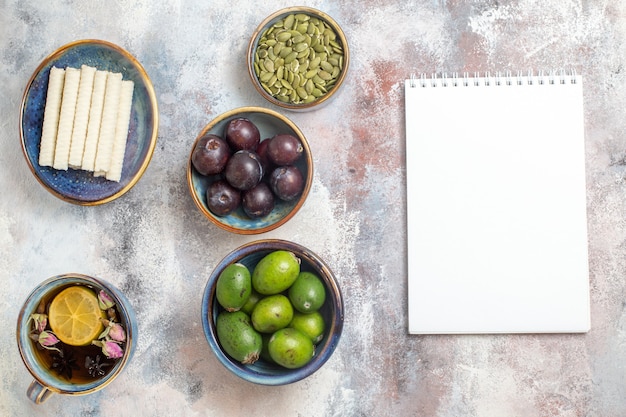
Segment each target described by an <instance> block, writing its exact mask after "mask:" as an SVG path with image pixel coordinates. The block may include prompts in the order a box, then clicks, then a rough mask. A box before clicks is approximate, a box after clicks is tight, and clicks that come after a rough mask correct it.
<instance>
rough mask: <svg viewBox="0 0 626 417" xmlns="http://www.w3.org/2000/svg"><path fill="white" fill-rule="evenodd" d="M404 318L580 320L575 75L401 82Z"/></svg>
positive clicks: (573, 327)
mask: <svg viewBox="0 0 626 417" xmlns="http://www.w3.org/2000/svg"><path fill="white" fill-rule="evenodd" d="M405 94H406V95H405V100H406V176H407V249H408V256H407V257H408V327H409V329H408V330H409V333H414V334H451V333H583V332H587V331H588V330H589V328H590V308H589V272H588V251H587V248H588V247H587V216H586V190H585V148H584V145H585V144H584V117H583V116H584V114H583V93H582V77H581V76H580V75H576V74H563V73H559V74H557V75H555V74H550V75H541V74H539V75H533V74H524V75H516V76H511V75H507V76H499V75H497V76H490V75H488V74H482V75H472V76H469V75H467V74H465V75H463V76H460V77H459V76H450V77H446V76H438V77H428V78H427V77H423V76H422V77H412V78H411V79H407V80H406V81H405Z"/></svg>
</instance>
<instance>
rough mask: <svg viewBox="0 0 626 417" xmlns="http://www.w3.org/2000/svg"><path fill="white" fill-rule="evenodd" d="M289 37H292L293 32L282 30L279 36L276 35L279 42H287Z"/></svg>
mask: <svg viewBox="0 0 626 417" xmlns="http://www.w3.org/2000/svg"><path fill="white" fill-rule="evenodd" d="M288 39H291V32H287V31H285V32H280V33H279V34H278V35H277V36H276V40H277V41H278V42H287V40H288Z"/></svg>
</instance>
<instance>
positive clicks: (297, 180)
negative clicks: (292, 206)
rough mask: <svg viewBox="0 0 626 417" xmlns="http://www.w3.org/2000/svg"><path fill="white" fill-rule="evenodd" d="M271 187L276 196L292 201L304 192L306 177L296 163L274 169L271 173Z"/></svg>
mask: <svg viewBox="0 0 626 417" xmlns="http://www.w3.org/2000/svg"><path fill="white" fill-rule="evenodd" d="M269 182H270V187H271V189H272V191H273V192H274V194H275V195H276V197H278V198H280V199H281V200H284V201H292V200H294V199H295V198H296V197H298V196H299V195H300V193H302V190H303V189H304V178H303V177H302V173H301V172H300V170H299V169H298V168H297V167H295V166H294V165H287V166H282V167H278V168H276V169H274V171H272V173H271V175H270V179H269Z"/></svg>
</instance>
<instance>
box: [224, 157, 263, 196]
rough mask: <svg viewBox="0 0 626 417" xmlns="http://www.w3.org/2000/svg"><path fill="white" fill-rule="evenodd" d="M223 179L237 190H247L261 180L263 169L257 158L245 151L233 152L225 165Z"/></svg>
mask: <svg viewBox="0 0 626 417" xmlns="http://www.w3.org/2000/svg"><path fill="white" fill-rule="evenodd" d="M224 177H225V178H226V181H228V183H229V184H230V185H232V186H233V187H235V188H237V189H238V190H242V191H245V190H249V189H250V188H252V187H254V186H255V185H257V184H258V183H259V182H260V181H261V178H263V167H262V165H261V160H260V159H259V156H258V155H257V154H256V153H254V152H251V151H246V150H241V151H237V152H235V153H234V154H233V155H232V156H231V157H230V159H229V160H228V162H227V163H226V168H224Z"/></svg>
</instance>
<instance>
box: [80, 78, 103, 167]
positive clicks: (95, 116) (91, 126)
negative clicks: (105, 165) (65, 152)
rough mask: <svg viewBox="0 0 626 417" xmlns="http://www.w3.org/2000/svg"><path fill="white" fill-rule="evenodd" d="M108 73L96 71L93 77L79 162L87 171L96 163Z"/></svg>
mask: <svg viewBox="0 0 626 417" xmlns="http://www.w3.org/2000/svg"><path fill="white" fill-rule="evenodd" d="M108 75H109V73H108V72H107V71H96V73H95V75H94V79H93V93H92V95H91V108H90V109H89V122H88V124H87V136H86V138H85V149H84V151H83V160H82V164H81V168H82V169H84V170H87V171H93V169H94V164H95V163H96V150H97V149H98V137H99V136H100V122H101V121H102V108H103V107H104V92H105V89H106V82H107V76H108Z"/></svg>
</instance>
